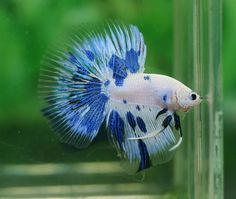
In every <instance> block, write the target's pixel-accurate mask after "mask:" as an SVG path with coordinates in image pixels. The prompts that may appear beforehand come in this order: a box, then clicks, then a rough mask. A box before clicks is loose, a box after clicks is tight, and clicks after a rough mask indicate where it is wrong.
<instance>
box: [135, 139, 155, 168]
mask: <svg viewBox="0 0 236 199" xmlns="http://www.w3.org/2000/svg"><path fill="white" fill-rule="evenodd" d="M138 147H139V152H140V157H141V161H140V163H139V168H138V171H137V172H139V171H141V170H143V169H147V168H149V167H151V166H152V163H151V160H150V157H149V154H148V150H147V146H146V144H145V143H144V142H143V141H142V140H138Z"/></svg>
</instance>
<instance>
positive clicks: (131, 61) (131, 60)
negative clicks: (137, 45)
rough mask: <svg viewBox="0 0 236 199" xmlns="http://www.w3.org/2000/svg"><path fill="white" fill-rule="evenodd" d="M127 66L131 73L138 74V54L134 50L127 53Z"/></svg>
mask: <svg viewBox="0 0 236 199" xmlns="http://www.w3.org/2000/svg"><path fill="white" fill-rule="evenodd" d="M125 65H126V66H127V67H128V69H129V70H130V72H131V73H136V72H137V71H138V69H139V64H138V53H137V52H136V51H135V50H134V49H130V50H129V51H127V52H126V56H125Z"/></svg>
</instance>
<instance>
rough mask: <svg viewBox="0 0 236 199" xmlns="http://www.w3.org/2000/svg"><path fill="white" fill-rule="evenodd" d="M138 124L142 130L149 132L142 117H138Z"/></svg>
mask: <svg viewBox="0 0 236 199" xmlns="http://www.w3.org/2000/svg"><path fill="white" fill-rule="evenodd" d="M137 123H138V127H139V128H140V130H141V131H142V132H144V133H146V132H147V129H146V125H145V123H144V121H143V119H142V118H141V117H137Z"/></svg>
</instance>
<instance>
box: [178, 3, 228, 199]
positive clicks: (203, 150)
mask: <svg viewBox="0 0 236 199" xmlns="http://www.w3.org/2000/svg"><path fill="white" fill-rule="evenodd" d="M221 18H222V2H221V0H216V1H213V0H208V1H203V0H193V1H185V0H181V1H180V2H178V3H177V1H176V4H175V42H176V43H175V75H176V76H177V77H179V79H181V80H182V81H183V82H186V83H187V85H190V86H191V87H192V88H194V89H195V90H196V91H197V92H199V93H201V94H202V96H203V97H204V101H203V103H202V104H201V106H200V107H197V108H195V109H194V110H193V111H191V113H190V116H188V117H187V118H186V122H187V125H186V126H185V128H184V132H186V134H185V142H184V147H183V148H182V151H181V153H179V154H177V155H178V158H176V162H175V163H176V166H175V177H176V184H177V185H182V188H183V190H184V191H183V193H186V195H185V194H183V196H184V197H186V198H191V199H192V198H193V199H194V198H196V199H197V198H223V129H222V71H221V37H222V35H221V34H222V22H221V20H222V19H221ZM186 141H187V142H186ZM183 162H185V163H187V164H185V165H183ZM185 191H186V192H185Z"/></svg>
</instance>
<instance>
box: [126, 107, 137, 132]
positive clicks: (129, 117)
mask: <svg viewBox="0 0 236 199" xmlns="http://www.w3.org/2000/svg"><path fill="white" fill-rule="evenodd" d="M126 118H127V120H128V123H129V125H130V126H131V128H132V129H133V130H134V131H135V127H136V121H135V118H134V116H133V114H132V113H131V112H130V111H129V112H127V113H126Z"/></svg>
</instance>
